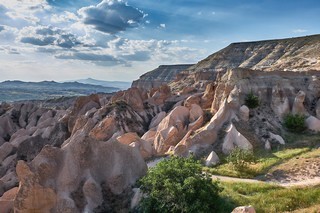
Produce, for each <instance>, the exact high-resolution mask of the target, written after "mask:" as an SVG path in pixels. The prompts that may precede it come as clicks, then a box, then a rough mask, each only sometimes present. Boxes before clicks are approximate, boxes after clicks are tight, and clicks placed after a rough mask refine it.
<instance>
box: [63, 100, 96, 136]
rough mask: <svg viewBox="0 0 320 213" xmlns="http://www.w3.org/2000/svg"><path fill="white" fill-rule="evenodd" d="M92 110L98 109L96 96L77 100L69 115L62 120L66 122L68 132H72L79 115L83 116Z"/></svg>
mask: <svg viewBox="0 0 320 213" xmlns="http://www.w3.org/2000/svg"><path fill="white" fill-rule="evenodd" d="M93 108H96V109H98V108H100V102H99V96H98V95H90V96H84V97H79V98H77V100H76V101H75V102H74V105H73V107H72V111H71V113H70V114H69V115H68V116H67V117H65V118H64V119H65V120H67V123H68V129H69V132H72V131H73V127H74V125H75V123H76V120H77V119H78V117H79V116H80V115H84V114H85V113H86V112H87V111H89V110H90V109H93Z"/></svg>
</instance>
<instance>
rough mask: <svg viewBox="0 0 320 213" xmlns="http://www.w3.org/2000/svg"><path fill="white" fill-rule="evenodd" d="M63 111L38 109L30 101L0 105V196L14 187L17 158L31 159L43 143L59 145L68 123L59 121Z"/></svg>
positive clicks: (65, 135) (16, 182)
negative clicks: (0, 109)
mask: <svg viewBox="0 0 320 213" xmlns="http://www.w3.org/2000/svg"><path fill="white" fill-rule="evenodd" d="M65 113H66V111H65V110H54V109H46V108H41V107H39V106H37V105H35V104H32V103H25V104H19V103H16V104H12V105H6V106H5V107H4V106H3V105H2V115H1V116H0V123H1V126H0V133H2V135H1V136H0V138H2V143H1V145H0V162H2V163H1V165H0V196H1V195H2V194H3V192H5V191H7V190H9V189H11V188H12V187H15V186H17V184H18V179H17V175H16V172H15V166H16V163H17V161H18V160H25V161H28V162H30V161H31V160H32V159H34V158H35V157H36V156H37V155H38V154H39V152H40V151H41V149H42V148H43V147H44V146H45V145H47V144H50V145H52V146H57V147H58V146H60V145H61V144H62V143H63V142H64V141H65V140H66V138H67V137H68V136H69V133H68V129H67V125H66V124H65V123H63V122H61V121H60V119H61V118H62V117H63V115H64V114H65Z"/></svg>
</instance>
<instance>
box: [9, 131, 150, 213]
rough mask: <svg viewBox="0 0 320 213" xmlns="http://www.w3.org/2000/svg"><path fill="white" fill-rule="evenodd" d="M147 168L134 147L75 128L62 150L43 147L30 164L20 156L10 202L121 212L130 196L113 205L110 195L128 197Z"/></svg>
mask: <svg viewBox="0 0 320 213" xmlns="http://www.w3.org/2000/svg"><path fill="white" fill-rule="evenodd" d="M146 169H147V166H146V164H145V162H144V160H143V159H142V157H141V155H140V153H139V151H138V150H137V149H135V148H132V147H130V146H127V145H123V144H120V143H118V142H117V141H114V140H111V141H108V142H102V141H97V140H95V139H92V138H90V137H88V136H86V135H85V134H83V133H81V132H77V133H75V135H73V136H72V137H71V138H70V139H68V140H67V141H66V142H65V143H64V145H63V147H62V148H61V149H59V148H54V147H51V146H46V147H44V148H43V149H42V151H41V152H40V154H39V155H38V156H37V157H36V158H35V159H34V160H33V161H32V162H31V163H30V165H27V164H26V163H24V162H22V161H19V163H18V166H17V173H18V176H19V179H20V188H19V192H18V194H17V197H16V199H15V204H14V207H15V210H16V211H25V212H28V211H29V212H30V211H31V210H32V211H38V212H57V213H59V212H83V211H86V212H93V211H94V210H95V209H97V208H99V211H104V212H106V211H110V210H117V211H123V210H124V208H125V207H124V206H127V205H129V204H130V203H127V202H129V201H125V200H122V204H119V205H120V206H114V205H116V204H115V203H113V201H112V200H113V198H112V197H113V196H118V195H119V196H120V195H121V196H120V197H122V198H127V197H128V196H129V195H126V193H129V191H131V185H132V184H134V183H135V181H136V180H137V179H138V178H140V177H141V176H142V175H144V174H145V173H146ZM106 195H107V196H106ZM118 199H119V198H118ZM120 203H121V202H120ZM110 208H111V209H110Z"/></svg>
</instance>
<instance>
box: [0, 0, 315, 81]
mask: <svg viewBox="0 0 320 213" xmlns="http://www.w3.org/2000/svg"><path fill="white" fill-rule="evenodd" d="M319 23H320V2H319V1H316V0H303V1H302V0H299V1H298V0H290V1H283V0H282V1H281V0H259V1H258V0H223V1H222V0H184V1H183V0H128V1H122V0H73V1H72V0H0V64H1V66H0V74H1V75H0V81H4V80H13V79H19V80H26V81H41V80H56V81H63V80H71V79H80V78H87V77H92V78H97V79H104V80H120V81H131V80H134V79H137V78H138V77H139V76H140V75H141V74H143V73H145V72H147V71H149V70H152V69H154V68H156V67H157V66H159V65H161V64H176V63H196V62H197V61H199V60H201V59H203V58H205V57H206V56H208V55H210V54H212V53H213V52H215V51H217V50H219V49H221V48H223V47H225V46H227V45H228V44H230V43H232V42H239V41H250V40H265V39H272V38H286V37H296V36H304V35H311V34H319V33H320V24H319Z"/></svg>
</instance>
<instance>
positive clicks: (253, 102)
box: [244, 91, 259, 109]
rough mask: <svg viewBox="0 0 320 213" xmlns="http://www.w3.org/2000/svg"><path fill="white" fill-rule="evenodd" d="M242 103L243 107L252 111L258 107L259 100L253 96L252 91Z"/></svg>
mask: <svg viewBox="0 0 320 213" xmlns="http://www.w3.org/2000/svg"><path fill="white" fill-rule="evenodd" d="M244 101H245V105H246V106H247V107H249V108H250V109H254V108H257V107H258V106H259V98H258V96H256V95H254V94H253V92H252V91H251V92H250V93H249V94H248V95H247V96H246V99H245V100H244Z"/></svg>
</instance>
